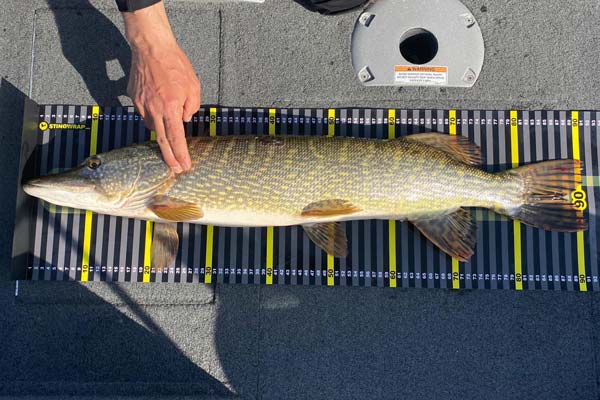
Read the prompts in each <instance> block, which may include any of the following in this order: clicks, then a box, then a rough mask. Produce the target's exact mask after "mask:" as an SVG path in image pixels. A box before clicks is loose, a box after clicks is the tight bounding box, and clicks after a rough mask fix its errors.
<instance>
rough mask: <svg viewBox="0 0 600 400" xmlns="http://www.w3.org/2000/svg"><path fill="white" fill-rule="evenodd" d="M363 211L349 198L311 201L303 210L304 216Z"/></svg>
mask: <svg viewBox="0 0 600 400" xmlns="http://www.w3.org/2000/svg"><path fill="white" fill-rule="evenodd" d="M359 211H361V210H360V208H358V207H356V206H355V205H354V204H352V203H351V202H349V201H348V200H342V199H330V200H320V201H315V202H313V203H310V204H309V205H307V206H306V207H304V209H303V210H302V213H301V214H300V215H302V216H303V217H322V216H331V215H345V214H353V213H355V212H359Z"/></svg>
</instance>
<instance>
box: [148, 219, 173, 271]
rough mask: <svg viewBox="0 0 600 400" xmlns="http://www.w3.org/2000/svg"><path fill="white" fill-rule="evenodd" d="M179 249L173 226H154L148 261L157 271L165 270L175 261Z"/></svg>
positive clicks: (157, 224) (158, 224)
mask: <svg viewBox="0 0 600 400" xmlns="http://www.w3.org/2000/svg"><path fill="white" fill-rule="evenodd" d="M178 249H179V235H178V234H177V229H176V227H175V225H174V224H160V223H156V224H154V233H153V235H152V248H151V251H150V260H151V263H152V267H154V268H155V269H157V270H161V269H164V268H167V267H168V266H169V265H171V264H172V263H173V261H175V257H177V251H178Z"/></svg>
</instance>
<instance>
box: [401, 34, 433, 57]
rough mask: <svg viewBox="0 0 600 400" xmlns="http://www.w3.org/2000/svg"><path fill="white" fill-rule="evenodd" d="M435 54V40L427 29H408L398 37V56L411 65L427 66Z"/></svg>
mask: <svg viewBox="0 0 600 400" xmlns="http://www.w3.org/2000/svg"><path fill="white" fill-rule="evenodd" d="M437 52H438V41H437V38H436V37H435V35H434V34H433V33H431V32H429V31H428V30H427V29H423V28H413V29H409V30H408V31H406V32H404V34H403V35H402V36H401V37H400V54H402V57H404V58H405V59H406V61H408V62H410V63H412V64H418V65H421V64H427V63H428V62H429V61H431V60H433V59H434V57H435V56H436V54H437Z"/></svg>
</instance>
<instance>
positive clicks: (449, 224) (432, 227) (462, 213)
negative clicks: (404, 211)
mask: <svg viewBox="0 0 600 400" xmlns="http://www.w3.org/2000/svg"><path fill="white" fill-rule="evenodd" d="M411 222H412V223H413V224H414V225H415V226H416V227H417V229H418V230H419V231H421V233H422V234H423V235H425V237H427V239H429V240H431V241H432V242H433V243H434V244H435V245H436V246H437V247H439V248H440V249H441V250H442V251H444V252H446V253H448V254H449V255H450V256H452V257H454V258H456V259H458V260H460V261H467V260H468V259H469V258H471V256H472V255H473V253H474V250H473V249H474V248H475V242H476V241H477V236H476V230H477V225H476V224H475V222H474V221H473V218H472V216H471V213H470V212H468V211H467V210H465V209H463V208H460V209H458V210H457V211H455V212H453V213H451V214H445V215H442V216H439V217H433V218H428V219H421V220H414V221H411Z"/></svg>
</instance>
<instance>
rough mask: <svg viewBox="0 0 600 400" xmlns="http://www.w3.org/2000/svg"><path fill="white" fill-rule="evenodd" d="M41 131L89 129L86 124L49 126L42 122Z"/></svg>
mask: <svg viewBox="0 0 600 400" xmlns="http://www.w3.org/2000/svg"><path fill="white" fill-rule="evenodd" d="M39 128H40V131H45V130H47V129H75V130H77V129H89V128H88V126H87V125H86V124H49V123H47V122H46V121H42V122H40V125H39Z"/></svg>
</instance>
